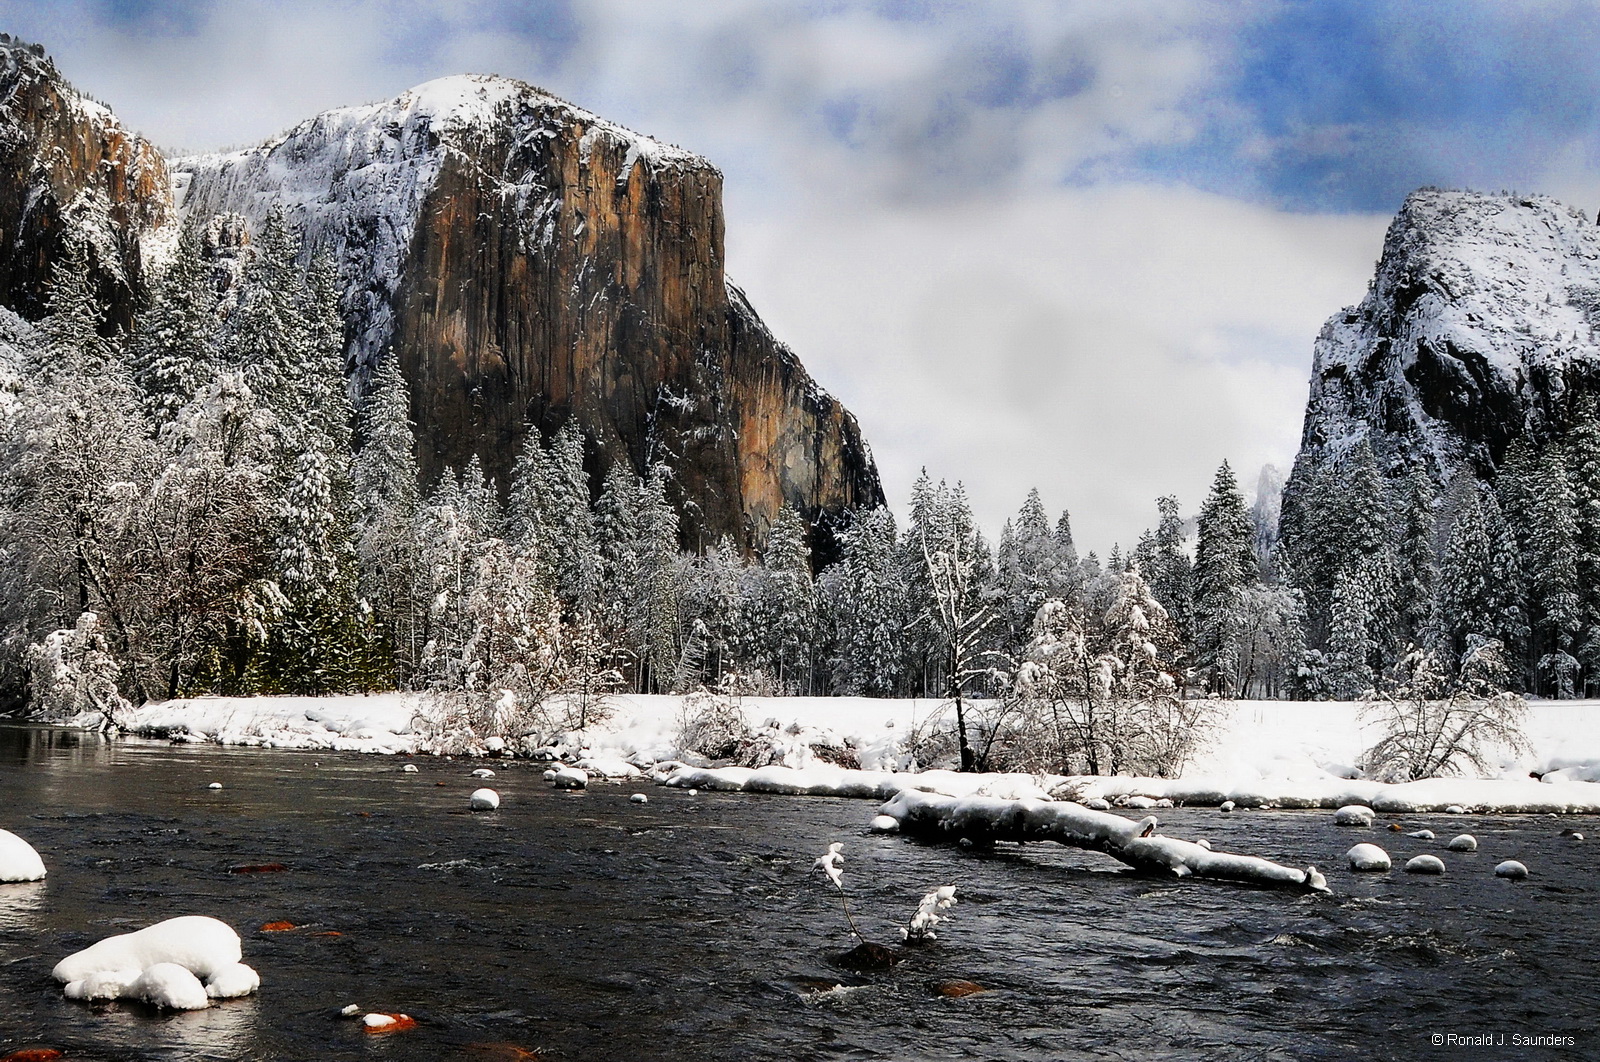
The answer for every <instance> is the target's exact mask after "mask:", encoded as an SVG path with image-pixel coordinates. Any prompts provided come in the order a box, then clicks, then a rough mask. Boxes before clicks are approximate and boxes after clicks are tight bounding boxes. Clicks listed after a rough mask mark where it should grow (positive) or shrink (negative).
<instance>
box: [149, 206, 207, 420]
mask: <svg viewBox="0 0 1600 1062" xmlns="http://www.w3.org/2000/svg"><path fill="white" fill-rule="evenodd" d="M201 229H202V226H201V225H200V224H199V223H198V222H196V221H195V220H194V219H192V218H191V219H189V220H186V221H185V222H184V224H183V228H182V230H181V233H180V235H179V238H178V246H177V250H176V252H175V254H174V256H173V259H172V263H171V265H170V266H168V268H167V270H166V272H165V273H163V274H162V275H161V277H160V279H159V280H158V282H157V283H156V286H155V291H154V292H153V293H152V297H151V301H150V305H149V306H148V307H147V308H146V309H145V311H144V312H143V313H142V314H141V315H140V316H139V319H138V321H137V326H136V328H135V329H134V334H133V338H132V341H131V344H130V355H131V360H132V366H133V374H134V379H135V381H137V383H138V384H139V387H140V389H141V390H142V391H143V392H144V396H145V408H146V409H148V410H149V411H150V413H151V415H152V416H153V417H154V418H155V419H156V420H157V421H158V422H161V423H165V422H167V421H171V420H172V419H173V418H175V417H176V416H177V414H178V411H179V410H181V409H182V408H183V407H184V406H186V405H187V404H188V403H189V402H190V401H192V400H193V399H194V397H195V395H197V394H199V393H200V391H201V390H202V389H203V388H204V387H205V385H206V383H207V382H209V380H210V379H211V378H212V376H213V375H215V372H216V368H215V365H214V360H215V357H216V352H215V350H214V349H213V344H214V342H215V339H216V305H217V296H216V291H215V289H214V288H213V286H212V283H211V273H210V269H209V267H208V266H207V264H206V261H205V259H204V257H203V254H202V250H201V240H200V237H201Z"/></svg>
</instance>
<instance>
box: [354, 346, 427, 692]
mask: <svg viewBox="0 0 1600 1062" xmlns="http://www.w3.org/2000/svg"><path fill="white" fill-rule="evenodd" d="M360 434H361V438H362V446H361V453H360V455H359V457H358V458H357V460H356V461H355V465H354V484H353V486H354V491H355V508H356V557H357V563H358V570H359V572H360V576H359V579H358V588H359V590H360V593H361V596H362V598H363V599H364V600H365V601H367V602H368V604H369V605H370V606H371V607H372V610H373V614H374V622H375V624H376V626H377V630H378V632H379V637H380V638H381V639H382V641H383V643H384V645H385V646H386V647H387V650H388V653H389V657H390V660H391V662H392V665H391V679H392V681H393V682H394V684H395V687H396V688H397V689H407V688H409V687H410V685H411V682H412V680H413V678H414V676H415V675H416V673H417V668H418V667H419V666H420V664H421V655H422V638H421V634H422V631H423V629H424V628H425V626H426V624H427V617H426V609H427V603H426V601H425V600H424V599H423V598H422V597H421V595H420V584H419V579H420V578H421V551H420V549H419V547H418V542H417V520H418V513H419V510H420V508H421V505H422V500H421V485H420V477H419V473H418V469H417V457H416V430H415V427H414V426H413V424H412V421H411V401H410V395H409V394H408V392H407V388H406V381H405V377H404V376H402V375H401V373H400V359H399V358H397V357H396V356H395V355H394V353H393V352H392V351H391V352H389V353H387V354H386V355H385V356H384V357H383V359H382V360H381V361H379V362H378V367H377V370H376V372H375V373H374V374H373V382H372V389H371V390H370V391H369V392H368V394H367V398H366V402H365V404H364V405H363V406H362V410H361V433H360Z"/></svg>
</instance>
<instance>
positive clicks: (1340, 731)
mask: <svg viewBox="0 0 1600 1062" xmlns="http://www.w3.org/2000/svg"><path fill="white" fill-rule="evenodd" d="M424 704H425V699H424V697H423V696H422V695H418V694H395V693H388V694H376V695H373V696H370V697H360V696H351V697H304V698H297V697H259V698H194V699H191V700H181V701H167V702H161V703H155V704H148V705H145V706H144V707H142V708H139V709H137V710H135V711H134V712H132V713H130V714H131V727H132V729H134V730H135V731H137V732H140V733H145V734H152V735H174V736H177V737H179V738H180V739H181V738H188V739H192V740H204V741H216V742H220V743H223V744H238V745H259V746H266V747H274V748H303V749H346V750H356V751H363V752H402V753H407V754H415V753H418V752H429V751H437V750H431V749H429V748H428V747H426V743H425V742H424V741H423V739H422V738H421V737H420V736H419V735H418V734H417V733H416V732H414V730H413V728H412V719H413V716H414V715H415V714H416V712H417V711H418V709H419V708H420V707H422V706H423V705H424ZM610 706H611V709H612V711H611V717H610V718H609V719H608V720H606V721H605V722H604V723H602V724H600V725H596V726H592V727H590V728H589V729H588V730H587V731H584V732H582V733H574V734H569V735H566V736H565V740H564V741H563V742H562V744H561V745H559V746H557V747H556V748H555V749H554V750H551V752H550V753H549V754H552V755H560V756H561V758H563V759H564V760H566V761H568V762H569V763H571V764H573V765H575V766H578V767H580V768H582V769H583V770H585V771H587V772H588V773H589V774H590V775H591V776H592V777H605V778H625V777H633V776H634V775H635V772H637V771H638V770H640V769H641V768H643V769H645V770H646V772H647V773H648V774H649V776H650V777H652V778H653V779H655V780H657V781H662V780H666V779H673V781H672V782H671V784H674V785H681V786H685V787H694V788H701V789H723V790H728V789H738V790H748V791H752V792H768V793H789V794H825V795H831V796H851V797H859V798H864V799H874V800H886V799H888V798H889V797H891V796H893V795H894V794H895V793H898V792H900V791H901V790H903V789H905V788H916V789H922V790H926V791H929V792H936V793H943V794H945V795H949V796H972V795H987V796H996V797H1002V796H1004V797H1011V798H1016V799H1020V798H1024V797H1036V798H1037V797H1043V796H1046V795H1055V796H1057V797H1058V798H1059V797H1061V796H1070V797H1071V798H1072V799H1074V800H1076V801H1078V802H1079V803H1081V804H1084V805H1085V806H1089V807H1098V806H1099V805H1101V804H1102V803H1103V804H1104V805H1105V806H1107V807H1110V806H1112V805H1119V806H1124V807H1138V806H1147V807H1161V806H1163V802H1165V801H1171V802H1172V803H1174V804H1187V805H1207V806H1222V805H1225V804H1227V803H1229V802H1231V803H1232V804H1233V805H1235V806H1237V807H1239V808H1327V809H1330V810H1331V809H1336V808H1340V807H1344V806H1346V805H1352V804H1359V805H1364V806H1366V807H1370V808H1372V809H1374V810H1375V811H1376V812H1378V813H1387V814H1393V813H1417V812H1439V811H1448V810H1449V809H1451V808H1453V807H1459V808H1462V809H1464V810H1467V811H1473V812H1508V813H1509V812H1524V813H1556V814H1571V813H1587V814H1594V813H1600V702H1594V701H1566V702H1534V703H1533V704H1531V705H1530V707H1529V712H1528V724H1527V735H1528V739H1529V742H1530V744H1531V746H1532V748H1533V753H1532V755H1529V756H1526V757H1521V758H1515V757H1512V758H1507V759H1505V760H1503V761H1502V762H1501V763H1499V764H1498V765H1497V771H1496V775H1497V776H1496V777H1494V778H1486V779H1480V778H1444V779H1430V780H1428V781H1422V782H1409V783H1405V784H1401V785H1388V784H1384V783H1381V782H1374V781H1371V780H1369V779H1366V778H1363V777H1361V772H1360V771H1359V770H1357V769H1356V768H1354V767H1352V766H1351V765H1352V764H1355V763H1357V762H1359V761H1360V759H1361V753H1362V751H1363V750H1364V749H1365V748H1367V747H1369V746H1370V745H1371V744H1372V743H1373V741H1374V740H1375V735H1373V734H1372V733H1370V732H1369V731H1367V730H1366V729H1365V728H1364V727H1363V725H1362V723H1361V720H1360V718H1359V714H1358V713H1359V706H1358V705H1355V704H1351V703H1344V702H1322V703H1298V702H1283V701H1240V702H1236V703H1234V704H1232V705H1228V706H1225V708H1224V710H1223V711H1222V713H1221V714H1222V716H1223V719H1222V723H1221V726H1220V728H1219V730H1218V732H1217V734H1216V735H1215V738H1214V740H1212V742H1211V743H1210V745H1209V746H1208V747H1207V748H1205V749H1203V750H1202V751H1201V753H1200V754H1199V755H1198V757H1197V758H1196V759H1195V761H1194V763H1192V764H1191V765H1190V767H1189V769H1188V770H1187V771H1185V772H1184V774H1183V776H1182V777H1180V778H1176V779H1164V778H1136V777H1117V778H1055V777H1040V778H1034V777H1030V776H1020V775H988V776H981V777H978V778H974V777H973V776H969V775H956V774H952V773H951V772H940V771H927V770H922V771H918V770H917V768H918V767H919V766H922V765H919V764H918V762H917V759H916V749H917V745H916V742H915V741H914V740H913V735H914V734H915V733H916V732H917V731H919V730H921V729H923V728H925V727H926V725H927V724H928V722H929V720H930V718H931V717H934V716H936V715H939V714H940V713H941V712H942V711H944V710H943V709H941V706H940V702H938V701H933V700H880V699H875V698H866V697H746V698H744V699H743V700H742V701H741V702H740V703H739V708H740V710H741V711H742V713H743V714H744V716H745V718H746V720H747V721H748V722H749V723H750V724H751V726H752V727H755V728H757V729H758V730H759V732H760V740H761V742H762V743H763V745H762V747H763V749H764V750H765V753H766V758H770V759H771V760H772V761H773V763H772V765H771V766H767V767H759V768H730V767H724V768H716V769H713V768H711V767H710V766H709V765H707V764H706V763H705V761H704V760H697V759H696V758H695V757H693V756H691V755H687V754H685V753H684V752H683V751H682V750H680V749H679V748H678V747H677V743H676V738H677V734H678V728H679V724H680V718H681V713H682V698H679V697H667V696H640V695H622V696H617V697H614V698H611V699H610ZM82 722H83V723H84V724H85V725H93V724H94V723H97V722H98V718H96V719H93V720H89V719H85V720H82ZM496 744H497V743H496V741H495V739H493V738H490V739H486V740H485V741H483V742H482V743H481V747H478V748H474V749H472V750H469V751H470V752H472V753H474V754H483V755H491V754H494V753H495V752H496ZM498 745H499V747H501V748H503V747H504V742H499V743H498ZM840 754H842V755H843V757H844V758H845V759H846V760H847V761H849V760H853V761H854V763H855V764H856V765H857V766H856V767H843V766H840V765H838V764H837V763H835V762H832V761H831V760H830V759H825V758H823V755H827V756H833V757H837V756H839V755H840ZM679 761H687V762H688V763H690V764H692V765H695V766H697V767H698V768H699V770H700V771H701V773H698V774H694V773H685V772H684V770H683V769H682V768H681V767H680V766H679ZM662 765H669V766H666V767H664V766H662ZM652 768H653V769H652ZM913 772H915V773H913ZM1530 775H1532V776H1534V777H1530Z"/></svg>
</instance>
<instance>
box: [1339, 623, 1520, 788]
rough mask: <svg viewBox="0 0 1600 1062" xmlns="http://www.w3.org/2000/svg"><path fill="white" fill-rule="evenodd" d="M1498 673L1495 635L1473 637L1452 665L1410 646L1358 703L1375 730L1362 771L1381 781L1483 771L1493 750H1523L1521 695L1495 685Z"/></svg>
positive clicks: (1501, 666)
mask: <svg viewBox="0 0 1600 1062" xmlns="http://www.w3.org/2000/svg"><path fill="white" fill-rule="evenodd" d="M1505 673H1506V668H1505V649H1504V647H1503V646H1502V645H1501V643H1500V642H1499V641H1498V640H1496V639H1485V638H1479V637H1476V636H1474V637H1473V638H1472V639H1471V640H1470V644H1469V646H1468V648H1467V652H1466V653H1465V654H1464V655H1463V657H1462V662H1461V666H1460V668H1459V670H1455V669H1452V668H1451V667H1450V666H1449V665H1448V664H1447V663H1446V662H1444V661H1443V660H1441V659H1440V657H1439V656H1438V655H1437V654H1436V653H1433V652H1431V651H1425V650H1415V649H1414V650H1412V652H1410V653H1409V654H1407V655H1406V657H1405V658H1404V659H1402V660H1401V661H1400V663H1399V664H1398V665H1397V666H1396V669H1395V674H1394V676H1393V677H1392V678H1391V679H1390V680H1389V681H1388V682H1386V683H1384V686H1383V688H1382V689H1381V690H1378V691H1375V692H1374V693H1373V694H1372V696H1371V697H1370V698H1369V699H1368V700H1367V702H1366V703H1365V704H1364V705H1363V706H1362V708H1361V718H1362V720H1363V721H1364V722H1367V723H1370V724H1375V725H1376V726H1377V727H1378V728H1380V730H1381V731H1382V735H1383V736H1382V737H1380V738H1379V739H1378V742H1377V744H1375V745H1373V746H1372V747H1371V748H1370V749H1368V750H1367V752H1366V755H1365V757H1364V759H1365V764H1366V770H1367V773H1368V774H1369V775H1371V776H1372V777H1374V778H1377V779H1379V780H1381V781H1386V782H1408V781H1412V780H1415V779H1421V778H1439V777H1442V776H1444V775H1460V774H1465V773H1467V772H1468V770H1471V771H1472V772H1474V773H1476V774H1478V775H1480V776H1486V775H1489V774H1492V773H1493V772H1494V769H1495V767H1496V766H1497V765H1496V763H1495V762H1494V757H1495V754H1496V753H1497V752H1504V753H1513V754H1516V753H1525V752H1527V751H1528V750H1529V745H1528V739H1527V737H1526V736H1524V734H1523V732H1522V723H1523V720H1524V718H1525V717H1526V715H1527V710H1528V706H1527V702H1525V701H1524V700H1523V699H1522V698H1521V697H1519V696H1517V695H1516V694H1514V693H1507V692H1506V691H1505V690H1504V689H1502V688H1501V685H1502V683H1503V682H1504V677H1505Z"/></svg>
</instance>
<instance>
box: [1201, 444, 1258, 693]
mask: <svg viewBox="0 0 1600 1062" xmlns="http://www.w3.org/2000/svg"><path fill="white" fill-rule="evenodd" d="M1254 538H1255V536H1254V528H1253V527H1252V525H1251V523H1250V514H1249V513H1248V512H1247V511H1246V509H1245V504H1244V495H1243V494H1241V493H1240V492H1239V485H1238V483H1237V481H1236V480H1235V479H1234V475H1233V469H1231V468H1230V467H1229V466H1228V463H1227V462H1226V461H1224V462H1223V463H1222V467H1221V468H1219V469H1218V470H1217V475H1216V478H1215V479H1214V480H1213V481H1212V484H1211V493H1210V494H1209V495H1208V496H1207V497H1206V500H1205V504H1203V505H1202V506H1201V507H1200V542H1199V546H1198V547H1197V549H1196V551H1195V564H1194V653H1195V664H1196V668H1197V670H1198V672H1199V674H1200V676H1201V678H1202V680H1203V681H1204V683H1205V685H1206V688H1207V689H1208V690H1210V691H1211V692H1213V693H1219V694H1221V695H1223V696H1225V697H1231V696H1233V695H1235V694H1236V693H1237V691H1238V689H1239V660H1238V657H1237V655H1236V654H1237V648H1238V645H1237V641H1238V639H1237V630H1238V626H1239V623H1240V617H1239V608H1240V601H1241V597H1242V595H1243V593H1244V591H1245V589H1246V588H1247V587H1249V586H1250V585H1252V584H1253V583H1254V582H1255V579H1256V555H1255V546H1254Z"/></svg>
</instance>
